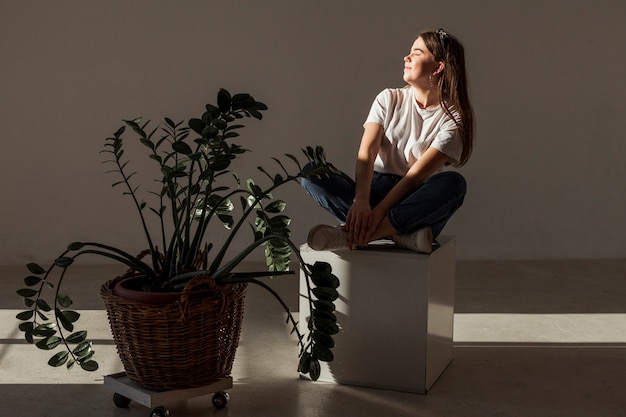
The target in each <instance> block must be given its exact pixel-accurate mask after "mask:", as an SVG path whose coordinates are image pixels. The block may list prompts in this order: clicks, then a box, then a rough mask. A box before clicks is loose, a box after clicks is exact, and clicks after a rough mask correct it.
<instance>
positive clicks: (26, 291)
mask: <svg viewBox="0 0 626 417" xmlns="http://www.w3.org/2000/svg"><path fill="white" fill-rule="evenodd" d="M17 294H18V295H20V296H22V297H26V298H28V297H33V296H35V295H37V291H36V290H33V289H32V288H22V289H20V290H17Z"/></svg>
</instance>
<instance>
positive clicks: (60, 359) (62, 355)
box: [48, 351, 70, 367]
mask: <svg viewBox="0 0 626 417" xmlns="http://www.w3.org/2000/svg"><path fill="white" fill-rule="evenodd" d="M69 356H70V355H69V353H68V352H65V351H63V352H59V353H57V354H56V355H54V356H53V357H51V358H50V360H49V361H48V365H50V366H54V367H57V366H63V365H64V364H65V363H66V362H67V359H68V358H69Z"/></svg>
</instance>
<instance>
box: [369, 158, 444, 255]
mask: <svg viewBox="0 0 626 417" xmlns="http://www.w3.org/2000/svg"><path fill="white" fill-rule="evenodd" d="M450 161H451V158H450V157H449V156H447V155H446V154H444V153H442V152H441V151H439V150H437V149H435V148H428V149H427V150H426V151H425V152H424V153H423V154H422V155H421V156H420V158H419V159H418V160H417V162H415V163H414V164H413V165H412V166H411V168H409V171H408V172H407V173H406V175H405V176H404V177H403V178H402V179H401V180H400V181H399V182H398V183H397V184H396V185H395V187H393V188H392V189H391V191H390V192H389V194H387V196H386V197H385V198H384V199H383V200H382V201H381V202H380V203H379V204H378V205H377V206H376V207H374V209H373V210H372V213H371V221H370V224H371V226H370V228H369V229H368V232H367V234H366V236H365V239H364V241H365V242H369V240H370V239H371V237H372V236H373V235H376V233H375V232H376V229H377V227H378V225H379V224H380V222H381V221H382V219H383V218H384V217H385V216H386V215H387V212H388V211H389V210H390V209H391V208H392V207H394V206H395V205H397V204H398V203H400V202H401V201H402V200H403V199H404V198H406V197H407V196H408V195H409V194H411V193H412V192H413V191H415V190H417V189H418V188H419V187H420V186H421V185H422V184H424V182H426V180H427V179H428V178H430V176H431V175H433V174H434V173H435V172H437V171H438V170H439V169H441V168H442V167H443V166H444V165H445V163H446V162H450ZM358 243H359V244H362V242H361V241H358Z"/></svg>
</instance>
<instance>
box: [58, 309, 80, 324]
mask: <svg viewBox="0 0 626 417" xmlns="http://www.w3.org/2000/svg"><path fill="white" fill-rule="evenodd" d="M62 314H63V317H65V318H66V319H68V320H69V321H70V322H72V323H74V322H76V321H77V320H78V319H79V318H80V313H78V312H76V311H72V310H65V311H63V313H62Z"/></svg>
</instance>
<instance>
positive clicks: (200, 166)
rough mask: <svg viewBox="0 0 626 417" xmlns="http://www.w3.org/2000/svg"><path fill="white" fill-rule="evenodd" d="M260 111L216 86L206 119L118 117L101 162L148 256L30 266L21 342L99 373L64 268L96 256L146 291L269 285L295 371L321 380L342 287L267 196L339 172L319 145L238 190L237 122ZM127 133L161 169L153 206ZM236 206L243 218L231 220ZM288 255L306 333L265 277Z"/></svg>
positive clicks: (94, 247)
mask: <svg viewBox="0 0 626 417" xmlns="http://www.w3.org/2000/svg"><path fill="white" fill-rule="evenodd" d="M265 110H267V106H266V105H265V104H263V103H261V102H258V101H256V100H255V99H254V98H253V97H252V96H251V95H249V94H235V95H231V94H230V93H229V92H228V91H226V90H224V89H221V90H220V91H219V93H218V95H217V105H212V104H207V105H206V111H205V112H204V113H203V114H202V116H201V117H200V118H192V119H190V120H189V121H188V123H187V124H186V125H185V124H184V122H174V121H172V120H171V119H170V118H165V119H164V122H163V123H161V124H159V125H158V126H156V127H154V128H150V122H149V121H148V122H145V123H144V122H142V120H141V119H140V118H137V119H132V120H124V125H123V126H122V127H120V128H119V129H118V130H117V131H115V133H114V134H113V135H112V136H111V137H109V138H107V139H106V141H105V145H104V149H103V151H102V152H103V153H104V154H105V155H106V156H107V158H106V160H105V163H106V164H108V165H109V166H110V167H111V169H110V170H109V172H111V173H113V174H116V175H117V176H118V180H116V181H115V182H114V183H113V187H122V189H123V194H124V195H126V196H128V197H129V198H130V199H131V201H132V204H133V205H134V208H135V209H136V211H137V213H138V218H139V221H140V225H141V228H142V229H143V232H144V235H145V240H146V244H147V249H146V250H145V251H144V253H143V254H142V255H145V256H144V257H141V256H136V255H132V254H130V253H129V252H128V251H127V250H123V249H120V248H118V247H115V246H111V245H107V244H102V243H98V242H74V243H71V244H69V245H68V246H67V248H66V250H65V251H64V252H63V253H61V255H60V256H58V257H57V258H56V259H55V260H54V262H53V264H52V265H51V266H49V267H48V268H44V267H42V266H40V265H38V264H35V263H30V264H28V265H27V268H28V270H29V272H30V274H29V275H28V276H26V277H25V278H24V283H25V285H26V287H25V288H21V289H19V290H18V291H17V293H18V295H20V296H21V297H22V298H23V300H24V304H25V306H26V308H27V309H26V310H25V311H23V312H21V313H19V314H18V315H17V319H19V320H20V321H22V323H20V325H19V329H20V330H21V331H22V332H24V337H25V339H26V341H27V342H29V343H31V344H35V346H37V347H38V348H39V349H43V350H50V351H55V353H54V354H53V356H52V357H51V358H50V360H49V361H48V364H49V365H51V366H54V367H60V366H65V367H67V368H68V369H70V368H72V367H73V366H74V365H76V364H78V365H79V366H80V368H82V369H84V370H86V371H95V370H96V369H98V363H97V361H96V360H95V359H94V349H93V343H92V342H91V341H90V340H89V339H88V337H87V331H86V330H78V329H77V327H76V325H77V322H78V320H79V318H80V313H79V312H77V311H75V310H73V309H72V308H71V307H72V299H71V297H70V296H68V295H67V294H66V293H65V292H64V291H63V290H62V288H63V283H64V278H65V276H66V273H67V271H68V268H70V267H71V265H73V264H74V262H75V261H76V259H77V258H78V257H82V256H83V255H95V256H103V257H106V258H109V259H112V260H114V261H116V262H119V263H121V264H123V265H125V266H126V267H127V268H128V270H129V271H135V272H136V273H138V274H142V275H144V276H145V278H146V279H145V285H144V290H145V291H172V290H174V291H176V290H181V289H182V288H184V286H185V285H186V284H187V283H188V282H189V281H190V280H191V279H192V278H193V277H195V276H197V275H204V274H208V275H209V276H211V277H213V279H214V280H215V282H216V283H217V284H220V285H222V284H228V283H236V282H246V283H251V284H255V285H259V286H261V287H263V288H265V289H266V290H268V291H269V292H270V293H271V294H272V295H273V296H274V297H276V299H277V300H278V301H279V302H280V303H281V305H282V306H283V307H284V308H285V309H286V311H287V316H288V319H287V320H288V323H290V325H291V326H292V327H293V331H294V332H296V334H297V337H298V343H299V346H300V354H299V358H300V360H299V370H300V371H301V372H302V373H304V374H309V376H310V377H311V379H313V380H316V379H317V378H318V377H319V373H320V361H332V360H333V354H332V350H331V349H332V348H333V347H334V341H333V337H332V336H333V335H334V334H335V333H337V332H338V325H337V318H336V316H335V314H334V311H335V305H334V303H333V301H335V300H336V298H337V296H338V293H337V290H336V288H337V287H338V286H339V280H338V279H337V277H336V276H334V275H333V274H332V270H331V267H330V265H328V264H327V263H319V262H316V263H315V264H313V265H310V264H307V263H306V262H304V260H303V259H302V257H301V256H300V254H299V251H298V248H297V246H295V245H294V243H293V242H292V241H291V240H290V236H291V231H290V229H289V225H290V222H291V219H290V218H289V217H288V216H287V215H285V214H284V210H285V207H286V204H285V202H284V201H283V200H280V199H276V198H274V196H273V192H274V191H275V190H276V189H277V188H278V187H280V186H282V185H284V184H286V183H289V182H293V181H298V180H299V179H300V178H303V177H311V176H328V175H334V174H335V172H336V170H335V168H334V167H333V166H332V164H330V163H328V162H326V159H325V155H324V151H323V149H322V148H320V147H317V148H315V149H314V148H312V147H307V148H306V149H303V153H304V155H305V157H306V159H307V162H308V164H306V165H305V166H302V165H301V164H300V162H299V161H298V159H297V158H296V157H295V156H293V155H291V154H285V157H286V158H287V159H288V160H290V162H291V163H292V164H293V165H295V168H291V169H288V168H287V166H286V164H285V163H284V162H283V161H281V160H280V159H277V158H273V160H274V161H275V163H276V164H277V171H278V172H277V173H273V174H272V173H270V172H269V171H267V170H265V169H264V168H262V167H258V169H259V171H260V172H261V173H263V174H264V175H265V176H266V177H267V178H268V179H269V185H267V186H265V187H262V186H260V185H259V184H257V183H256V182H255V181H253V180H252V179H248V180H247V181H245V187H244V186H243V185H242V182H241V180H240V178H239V176H238V175H237V174H236V173H235V172H233V171H231V170H230V169H229V168H230V165H231V163H232V162H233V161H234V160H235V159H236V158H238V157H239V156H240V155H242V154H244V153H245V152H247V150H246V149H244V148H243V147H241V146H240V145H238V144H237V143H234V142H233V140H234V139H236V138H238V137H239V130H240V129H241V128H243V127H244V126H243V125H242V124H240V123H239V122H240V120H241V119H244V118H249V117H253V118H255V119H258V120H261V119H262V113H261V112H262V111H265ZM127 130H131V131H132V132H133V133H134V135H135V136H136V137H137V138H138V140H139V142H140V143H141V144H143V145H144V146H145V149H146V151H147V156H148V158H149V159H150V160H151V161H153V162H154V163H155V164H156V167H157V168H158V172H159V175H158V178H157V179H156V181H157V183H158V184H159V188H158V189H157V190H156V191H148V193H149V195H150V196H151V200H150V202H148V201H146V200H144V199H143V197H142V196H141V194H140V191H142V189H141V186H140V185H139V184H137V183H136V182H135V180H136V178H137V177H136V176H135V175H136V174H137V172H136V171H133V170H132V169H131V168H130V167H129V164H130V160H129V159H127V155H126V152H125V151H126V148H125V146H124V145H125V143H126V142H125V141H126V139H125V134H126V133H127ZM237 205H238V206H239V209H238V210H239V214H235V213H236V212H237V209H236V206H237ZM149 216H151V217H153V218H156V219H157V220H158V221H157V222H156V224H158V227H156V228H155V229H156V230H151V229H150V227H149V224H151V223H150V220H153V218H149ZM252 219H253V220H252ZM212 220H215V221H219V222H220V223H222V224H223V226H224V227H225V228H226V229H228V230H229V232H228V234H227V237H226V238H225V239H224V240H223V241H222V242H219V246H218V245H217V242H207V238H208V237H210V236H209V225H210V224H211V221H212ZM245 224H249V225H250V229H251V230H250V239H251V243H250V244H249V245H248V246H247V247H245V249H243V250H242V251H240V252H239V253H237V254H236V255H234V256H233V257H232V258H230V259H228V260H227V259H226V255H227V253H228V249H229V248H230V247H231V244H232V243H233V241H234V239H235V237H236V236H238V235H241V233H242V228H243V226H244V225H245ZM259 247H262V248H263V249H264V254H265V258H266V264H267V267H268V268H267V270H264V271H253V272H236V271H235V268H236V266H237V265H239V264H240V263H241V262H242V261H243V260H245V259H246V258H247V257H248V256H249V255H250V254H251V253H252V252H253V251H254V250H255V249H257V248H259ZM292 254H295V256H296V258H297V260H298V262H299V264H300V268H301V269H302V271H303V272H304V274H305V276H306V278H307V279H306V282H307V287H308V295H309V303H310V311H311V316H310V318H309V321H308V329H309V332H308V334H307V335H306V336H305V335H303V334H301V333H300V332H299V330H298V326H297V322H296V321H295V319H294V317H293V315H292V314H291V312H290V311H289V308H288V306H287V305H286V303H285V302H284V301H283V300H282V299H281V297H280V296H279V295H278V294H277V293H276V292H275V291H274V290H273V289H272V288H271V287H270V286H269V285H267V284H266V283H265V282H263V281H262V280H261V278H264V277H275V276H279V275H285V274H292V273H293V272H292V271H289V265H290V260H291V255H292ZM144 259H145V260H144Z"/></svg>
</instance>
